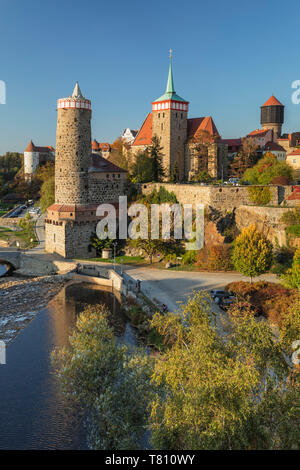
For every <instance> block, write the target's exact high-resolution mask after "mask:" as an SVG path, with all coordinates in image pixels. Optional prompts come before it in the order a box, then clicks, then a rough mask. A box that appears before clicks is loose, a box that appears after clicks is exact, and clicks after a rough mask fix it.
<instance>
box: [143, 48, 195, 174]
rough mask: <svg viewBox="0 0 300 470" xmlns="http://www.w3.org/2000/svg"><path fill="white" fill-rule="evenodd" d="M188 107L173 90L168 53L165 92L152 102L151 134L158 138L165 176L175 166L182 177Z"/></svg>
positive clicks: (170, 172)
mask: <svg viewBox="0 0 300 470" xmlns="http://www.w3.org/2000/svg"><path fill="white" fill-rule="evenodd" d="M188 107H189V103H188V101H185V100H184V99H183V98H181V97H180V96H178V95H177V94H176V92H175V88H174V81H173V73H172V57H171V55H170V66H169V75H168V82H167V88H166V92H165V94H164V95H162V96H161V97H160V98H158V99H157V100H155V101H153V102H152V135H153V136H155V135H156V136H157V137H159V139H160V144H161V147H162V149H163V150H162V153H163V166H164V170H165V176H166V178H168V177H169V176H170V175H171V174H172V172H173V170H174V168H175V167H176V166H177V169H178V177H179V179H180V180H182V179H184V152H185V143H186V139H187V114H188Z"/></svg>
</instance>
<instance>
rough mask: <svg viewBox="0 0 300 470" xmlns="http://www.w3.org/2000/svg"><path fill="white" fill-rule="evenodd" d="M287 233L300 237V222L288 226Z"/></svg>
mask: <svg viewBox="0 0 300 470" xmlns="http://www.w3.org/2000/svg"><path fill="white" fill-rule="evenodd" d="M286 233H288V234H289V235H292V236H293V237H300V224H297V225H291V226H290V227H287V228H286Z"/></svg>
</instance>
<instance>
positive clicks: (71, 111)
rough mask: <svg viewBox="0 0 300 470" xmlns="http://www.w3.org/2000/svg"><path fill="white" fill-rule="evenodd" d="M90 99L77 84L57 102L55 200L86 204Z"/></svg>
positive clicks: (89, 146)
mask: <svg viewBox="0 0 300 470" xmlns="http://www.w3.org/2000/svg"><path fill="white" fill-rule="evenodd" d="M91 113H92V111H91V102H90V100H87V99H86V98H84V97H83V96H82V93H81V91H80V88H79V85H78V83H76V85H75V88H74V91H73V93H72V95H71V96H69V97H68V98H61V99H59V100H58V102H57V132H56V162H55V202H56V204H87V203H88V199H89V188H88V168H89V166H90V160H91V156H90V154H91Z"/></svg>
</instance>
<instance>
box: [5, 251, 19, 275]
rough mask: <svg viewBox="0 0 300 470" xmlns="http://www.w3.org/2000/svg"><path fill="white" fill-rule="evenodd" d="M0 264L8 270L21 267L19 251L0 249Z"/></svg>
mask: <svg viewBox="0 0 300 470" xmlns="http://www.w3.org/2000/svg"><path fill="white" fill-rule="evenodd" d="M0 264H4V265H5V266H7V267H8V270H9V271H10V272H11V271H15V270H16V269H19V268H20V267H21V252H20V251H17V250H15V251H10V250H0Z"/></svg>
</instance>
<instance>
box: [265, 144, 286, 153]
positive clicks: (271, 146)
mask: <svg viewBox="0 0 300 470" xmlns="http://www.w3.org/2000/svg"><path fill="white" fill-rule="evenodd" d="M265 150H269V151H270V152H272V150H273V151H277V152H285V149H284V148H283V147H281V145H279V144H277V143H276V142H268V143H267V144H266V145H265Z"/></svg>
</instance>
